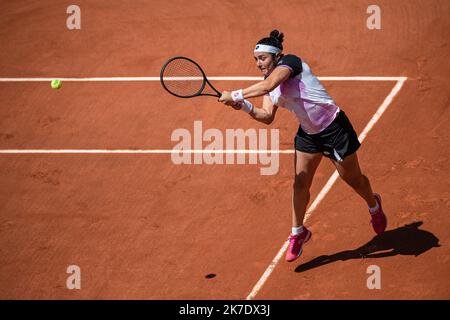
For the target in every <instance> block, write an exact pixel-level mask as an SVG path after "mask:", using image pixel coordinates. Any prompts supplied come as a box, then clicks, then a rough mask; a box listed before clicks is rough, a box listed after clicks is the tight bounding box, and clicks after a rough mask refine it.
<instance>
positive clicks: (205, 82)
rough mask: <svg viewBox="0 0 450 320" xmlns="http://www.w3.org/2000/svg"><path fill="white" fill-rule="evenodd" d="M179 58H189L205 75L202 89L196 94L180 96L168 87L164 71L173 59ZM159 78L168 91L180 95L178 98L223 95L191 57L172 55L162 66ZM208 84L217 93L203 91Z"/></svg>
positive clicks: (217, 96)
mask: <svg viewBox="0 0 450 320" xmlns="http://www.w3.org/2000/svg"><path fill="white" fill-rule="evenodd" d="M178 59H184V60H187V61H189V62H192V63H193V64H194V65H195V66H196V67H197V68H198V69H199V70H200V72H201V73H202V76H203V83H202V86H201V87H200V89H199V90H198V91H197V92H196V93H195V94H193V95H189V96H180V95H178V94H176V93H174V92H172V91H170V90H169V89H168V88H167V87H166V85H165V84H164V80H163V74H164V71H165V70H166V67H167V66H168V65H169V63H171V62H172V61H173V60H178ZM159 80H160V81H161V85H162V86H163V88H164V89H165V90H166V91H167V92H169V93H170V94H171V95H174V96H176V97H178V98H185V99H187V98H194V97H200V96H210V97H216V98H219V97H220V96H221V95H222V94H221V93H220V92H219V91H217V89H216V88H214V86H213V85H212V84H211V83H210V82H209V80H208V78H207V77H206V74H205V72H204V71H203V69H202V68H201V67H200V66H199V64H198V63H197V62H195V61H194V60H192V59H189V58H186V57H183V56H176V57H172V58H170V59H169V60H167V61H166V62H165V63H164V65H163V66H162V68H161V72H160V73H159ZM206 84H208V85H209V87H210V88H211V89H213V90H214V91H215V92H216V94H211V93H202V91H203V90H204V89H205V86H206Z"/></svg>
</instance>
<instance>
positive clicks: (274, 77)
mask: <svg viewBox="0 0 450 320" xmlns="http://www.w3.org/2000/svg"><path fill="white" fill-rule="evenodd" d="M291 74H292V71H291V69H289V68H285V67H284V66H278V67H276V68H275V69H274V70H273V71H272V73H271V74H270V75H269V76H268V77H267V78H266V79H264V80H263V81H260V82H258V83H255V84H254V85H251V86H250V87H248V88H245V89H242V95H243V97H244V98H245V99H247V98H254V97H260V96H264V95H266V94H269V92H270V91H272V90H273V89H275V88H276V87H277V86H279V85H280V84H281V83H282V82H283V81H286V80H287V79H288V78H289V77H290V76H291ZM219 101H220V102H223V103H225V104H227V105H233V104H234V102H233V98H232V97H231V92H230V91H224V92H223V93H222V96H221V97H220V99H219Z"/></svg>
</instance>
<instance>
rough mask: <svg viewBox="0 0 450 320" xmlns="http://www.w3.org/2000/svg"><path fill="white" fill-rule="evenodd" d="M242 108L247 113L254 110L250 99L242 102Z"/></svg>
mask: <svg viewBox="0 0 450 320" xmlns="http://www.w3.org/2000/svg"><path fill="white" fill-rule="evenodd" d="M241 110H242V111H244V112H246V113H251V112H252V111H253V105H252V103H251V102H250V101H247V100H244V101H242V102H241Z"/></svg>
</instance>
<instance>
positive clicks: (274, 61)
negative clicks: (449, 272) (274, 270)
mask: <svg viewBox="0 0 450 320" xmlns="http://www.w3.org/2000/svg"><path fill="white" fill-rule="evenodd" d="M283 38H284V35H283V33H280V32H279V31H278V30H273V31H272V32H271V33H270V36H269V37H267V38H263V39H261V40H260V41H258V43H257V44H256V46H255V49H254V59H255V61H256V65H257V67H258V68H259V70H260V71H261V73H262V74H263V75H264V80H263V81H260V82H258V83H256V84H254V85H252V86H250V87H248V88H245V89H239V90H235V91H224V92H222V96H221V97H220V99H219V101H221V102H223V103H225V104H226V105H229V106H232V107H233V108H234V109H237V110H243V111H244V112H246V113H248V114H249V115H250V116H252V117H253V118H254V119H255V120H257V121H260V122H263V123H266V124H270V123H271V122H272V121H273V120H274V118H275V114H276V111H277V108H278V107H282V108H286V109H288V110H289V111H291V112H293V113H294V114H295V115H296V117H297V118H298V120H299V122H300V126H299V128H298V132H297V134H296V136H295V140H294V145H295V180H294V184H293V197H292V231H291V235H290V236H289V239H288V240H289V247H288V251H287V253H286V260H287V261H289V262H291V261H294V260H295V259H297V258H298V257H299V256H300V255H301V253H302V247H303V244H304V243H306V242H307V241H308V240H309V239H310V238H311V234H312V233H311V231H310V230H308V229H307V228H306V227H305V226H304V225H303V220H304V217H305V211H306V207H307V205H308V202H309V200H310V193H309V188H310V186H311V183H312V180H313V176H314V173H315V172H316V169H317V167H318V166H319V163H320V161H321V159H322V157H323V156H325V157H327V158H330V159H331V161H332V162H333V164H334V165H335V166H336V169H337V171H338V172H339V175H340V177H341V178H342V179H343V180H344V181H345V182H346V183H347V184H348V185H349V186H350V187H352V188H353V190H355V191H356V192H357V193H358V194H359V195H360V196H361V197H362V198H363V199H364V200H365V201H366V203H367V205H368V207H369V213H370V215H371V223H372V226H373V229H374V230H375V232H376V233H377V234H381V233H383V232H384V230H385V229H386V226H387V218H386V215H385V214H384V212H383V209H382V207H381V197H380V195H379V194H377V193H373V192H372V188H371V186H370V182H369V179H368V178H367V177H366V176H365V175H364V174H363V173H362V172H361V169H360V167H359V163H358V156H357V153H356V151H357V150H358V148H359V147H360V143H359V141H358V137H357V134H356V132H355V130H354V129H353V126H352V124H351V123H350V120H349V119H348V118H347V116H346V114H345V113H344V111H343V110H342V108H340V107H339V106H337V105H336V103H335V102H334V101H333V99H332V98H331V97H330V96H329V95H328V93H327V91H326V90H325V88H324V87H323V86H322V84H321V83H320V82H319V80H318V79H317V78H316V76H315V75H314V74H313V73H312V71H311V69H310V67H309V66H308V65H307V64H306V63H305V62H304V61H303V60H302V59H300V58H299V57H297V56H295V55H292V54H286V55H284V54H283V53H282V52H283ZM259 96H263V103H262V108H255V107H253V105H252V104H251V103H250V102H249V101H247V100H245V99H246V98H253V97H259Z"/></svg>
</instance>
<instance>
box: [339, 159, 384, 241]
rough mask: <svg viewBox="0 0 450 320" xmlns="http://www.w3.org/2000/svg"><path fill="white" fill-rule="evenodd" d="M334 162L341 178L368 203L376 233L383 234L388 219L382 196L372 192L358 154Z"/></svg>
mask: <svg viewBox="0 0 450 320" xmlns="http://www.w3.org/2000/svg"><path fill="white" fill-rule="evenodd" d="M332 161H333V163H334V165H335V166H336V169H337V171H338V172H339V175H340V177H341V178H342V179H343V180H344V181H345V182H346V183H347V184H348V185H349V186H350V187H352V188H353V190H355V191H356V192H357V193H358V194H359V195H360V196H361V197H362V198H363V199H364V200H365V201H366V203H367V205H368V207H369V212H370V214H371V217H372V219H371V223H372V226H373V228H374V230H375V232H376V233H377V234H380V233H383V232H384V230H385V229H386V226H387V218H386V215H385V214H384V212H383V208H382V207H381V196H380V195H379V194H376V193H374V192H373V191H372V187H371V185H370V181H369V179H368V178H367V177H366V176H365V175H364V174H363V173H362V172H361V168H360V166H359V162H358V155H357V153H356V152H355V153H352V154H350V155H348V156H346V157H345V159H344V160H343V161H342V162H338V161H336V160H334V159H333V160H332Z"/></svg>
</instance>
